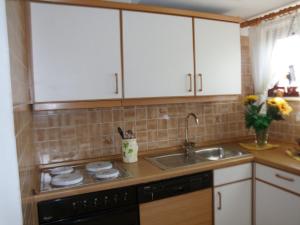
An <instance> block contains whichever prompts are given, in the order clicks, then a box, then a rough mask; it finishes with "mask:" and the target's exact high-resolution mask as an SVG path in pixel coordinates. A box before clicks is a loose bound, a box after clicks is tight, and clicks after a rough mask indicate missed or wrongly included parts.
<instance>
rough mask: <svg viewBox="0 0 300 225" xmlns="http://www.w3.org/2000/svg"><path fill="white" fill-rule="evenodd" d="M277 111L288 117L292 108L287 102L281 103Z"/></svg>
mask: <svg viewBox="0 0 300 225" xmlns="http://www.w3.org/2000/svg"><path fill="white" fill-rule="evenodd" d="M279 110H280V112H281V113H282V115H285V116H288V115H289V114H290V113H291V112H292V111H293V109H292V107H291V106H290V105H289V104H288V103H287V102H283V103H281V104H280V106H279Z"/></svg>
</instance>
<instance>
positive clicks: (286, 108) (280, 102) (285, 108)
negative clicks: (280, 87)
mask: <svg viewBox="0 0 300 225" xmlns="http://www.w3.org/2000/svg"><path fill="white" fill-rule="evenodd" d="M267 104H268V105H269V106H273V107H277V108H278V110H279V111H280V113H281V114H282V115H285V116H288V115H289V114H290V112H292V110H293V109H292V107H291V106H290V105H289V104H288V103H287V102H286V101H285V100H284V99H283V98H280V97H275V98H271V99H268V101H267Z"/></svg>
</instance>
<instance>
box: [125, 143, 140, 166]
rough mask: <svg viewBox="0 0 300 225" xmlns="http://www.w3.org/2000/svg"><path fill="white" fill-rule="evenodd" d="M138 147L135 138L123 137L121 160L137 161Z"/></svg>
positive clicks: (127, 161) (126, 161)
mask: <svg viewBox="0 0 300 225" xmlns="http://www.w3.org/2000/svg"><path fill="white" fill-rule="evenodd" d="M138 149H139V146H138V144H137V142H136V138H133V139H123V140H122V155H123V162H125V163H134V162H137V161H138Z"/></svg>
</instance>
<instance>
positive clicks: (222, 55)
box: [195, 19, 241, 95]
mask: <svg viewBox="0 0 300 225" xmlns="http://www.w3.org/2000/svg"><path fill="white" fill-rule="evenodd" d="M195 53H196V88H197V95H228V94H240V93H241V48H240V26H239V24H235V23H228V22H221V21H213V20H205V19H195Z"/></svg>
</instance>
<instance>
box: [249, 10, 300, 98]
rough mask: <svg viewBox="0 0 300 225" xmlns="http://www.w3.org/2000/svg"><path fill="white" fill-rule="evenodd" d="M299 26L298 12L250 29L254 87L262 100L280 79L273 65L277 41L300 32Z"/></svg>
mask: <svg viewBox="0 0 300 225" xmlns="http://www.w3.org/2000/svg"><path fill="white" fill-rule="evenodd" d="M295 16H296V17H295ZM293 20H294V23H293V26H292V29H291V24H292V22H293ZM299 27H300V15H299V13H298V14H296V15H295V14H293V15H288V16H283V17H279V18H278V19H275V20H271V21H266V22H263V23H261V24H260V25H258V26H254V27H251V28H250V29H249V40H250V47H251V59H252V73H253V81H254V89H255V93H256V94H257V95H260V96H261V97H262V100H264V99H265V98H266V97H267V91H268V89H270V88H272V87H273V86H274V85H275V83H276V82H277V81H278V80H276V76H277V75H276V71H274V70H272V67H271V61H272V55H273V50H274V46H275V43H276V41H277V40H279V39H282V38H286V37H288V36H289V35H290V34H289V33H290V32H294V33H295V34H299V33H300V29H299ZM299 40H300V39H299Z"/></svg>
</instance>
